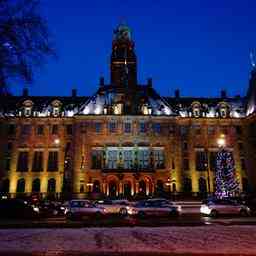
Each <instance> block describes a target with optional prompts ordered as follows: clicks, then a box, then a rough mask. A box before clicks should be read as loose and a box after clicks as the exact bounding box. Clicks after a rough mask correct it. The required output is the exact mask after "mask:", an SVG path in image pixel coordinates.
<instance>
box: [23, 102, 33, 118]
mask: <svg viewBox="0 0 256 256" xmlns="http://www.w3.org/2000/svg"><path fill="white" fill-rule="evenodd" d="M22 105H23V115H24V116H26V117H29V116H31V115H32V107H33V102H32V101H31V100H26V101H24V102H23V104H22Z"/></svg>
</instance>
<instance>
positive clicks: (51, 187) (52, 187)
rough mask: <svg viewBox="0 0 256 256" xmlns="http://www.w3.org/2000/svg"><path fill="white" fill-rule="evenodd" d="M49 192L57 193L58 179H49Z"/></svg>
mask: <svg viewBox="0 0 256 256" xmlns="http://www.w3.org/2000/svg"><path fill="white" fill-rule="evenodd" d="M47 192H48V193H55V192H56V180H55V179H53V178H52V179H49V180H48V185H47Z"/></svg>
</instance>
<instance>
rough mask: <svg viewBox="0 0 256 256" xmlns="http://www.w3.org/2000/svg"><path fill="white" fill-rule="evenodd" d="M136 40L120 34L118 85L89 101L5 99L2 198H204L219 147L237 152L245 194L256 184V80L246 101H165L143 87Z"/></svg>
mask: <svg viewBox="0 0 256 256" xmlns="http://www.w3.org/2000/svg"><path fill="white" fill-rule="evenodd" d="M136 62H137V60H136V55H135V52H134V42H133V41H132V39H131V34H130V30H129V28H128V27H126V26H124V25H120V26H119V27H118V28H117V30H116V31H115V36H114V40H113V47H112V55H111V83H110V84H109V85H106V84H105V83H104V79H103V78H101V79H100V84H99V88H98V90H97V92H96V93H95V95H93V96H91V97H81V96H77V95H76V91H75V90H73V91H72V96H70V97H60V96H57V97H47V96H45V97H38V96H29V95H28V92H27V90H24V92H23V95H22V96H4V97H2V99H1V103H0V105H1V117H0V125H1V140H0V159H1V162H0V173H1V183H0V185H1V186H0V187H1V191H2V193H10V194H11V195H13V196H16V195H21V194H22V195H23V194H26V195H31V194H33V193H36V194H38V193H39V194H41V195H43V196H45V195H57V196H59V195H61V194H63V193H64V194H66V195H69V196H70V197H71V196H75V197H87V196H92V197H99V196H103V195H104V196H110V197H116V196H119V197H132V196H137V195H144V196H145V195H153V194H154V195H163V194H184V195H198V194H205V193H207V192H213V191H214V190H215V168H216V166H215V157H216V153H217V151H218V150H219V149H218V144H217V140H218V138H219V137H220V136H223V137H225V142H226V143H225V147H226V148H227V149H228V150H230V151H232V153H233V158H234V160H235V169H236V177H237V179H238V181H239V184H240V190H241V192H242V191H244V192H249V191H253V190H254V188H255V184H256V176H255V174H254V173H255V172H254V166H255V164H256V158H255V152H256V147H255V145H256V137H255V134H256V133H255V129H256V126H255V120H256V118H255V112H254V110H252V111H251V112H250V113H248V111H247V110H248V109H252V107H251V105H250V106H249V105H248V104H252V103H250V102H254V101H252V100H250V99H251V97H252V95H255V89H254V87H255V81H256V79H255V77H254V76H253V74H254V73H253V72H252V77H251V81H250V89H249V92H248V95H247V96H246V97H239V96H236V97H228V96H227V95H226V93H225V92H224V91H222V93H221V95H220V97H219V98H189V97H181V96H180V95H179V91H176V92H175V96H174V97H161V96H160V95H159V94H158V93H157V92H156V91H155V90H154V89H153V85H152V80H151V79H149V80H148V83H147V84H146V85H139V84H137V66H136ZM254 79H255V80H254Z"/></svg>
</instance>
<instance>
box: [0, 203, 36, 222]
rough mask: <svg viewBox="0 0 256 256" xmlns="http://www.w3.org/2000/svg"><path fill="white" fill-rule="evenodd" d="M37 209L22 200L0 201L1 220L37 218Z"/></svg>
mask: <svg viewBox="0 0 256 256" xmlns="http://www.w3.org/2000/svg"><path fill="white" fill-rule="evenodd" d="M39 214H40V212H39V208H38V207H37V206H34V205H30V204H29V203H28V202H27V201H25V200H22V199H3V200H0V217H1V218H28V219H30V218H38V217H39V216H40V215H39Z"/></svg>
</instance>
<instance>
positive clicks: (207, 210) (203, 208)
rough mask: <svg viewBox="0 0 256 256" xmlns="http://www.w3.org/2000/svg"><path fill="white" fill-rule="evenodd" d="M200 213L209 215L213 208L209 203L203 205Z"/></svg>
mask: <svg viewBox="0 0 256 256" xmlns="http://www.w3.org/2000/svg"><path fill="white" fill-rule="evenodd" d="M200 213H202V214H206V215H209V214H210V213H211V209H210V208H209V207H208V206H207V205H202V206H201V207H200Z"/></svg>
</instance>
